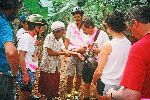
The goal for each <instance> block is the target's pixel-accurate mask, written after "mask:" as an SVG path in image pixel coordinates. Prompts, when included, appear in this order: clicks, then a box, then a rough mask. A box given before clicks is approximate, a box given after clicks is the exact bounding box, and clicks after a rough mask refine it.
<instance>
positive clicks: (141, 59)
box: [121, 33, 150, 98]
mask: <svg viewBox="0 0 150 100" xmlns="http://www.w3.org/2000/svg"><path fill="white" fill-rule="evenodd" d="M121 85H122V86H125V87H127V88H129V89H132V90H136V91H140V92H141V96H142V98H150V33H148V34H146V35H145V36H144V37H143V38H142V39H141V40H139V41H138V42H136V43H134V44H133V46H132V48H131V50H130V53H129V56H128V61H127V64H126V67H125V70H124V74H123V77H122V81H121Z"/></svg>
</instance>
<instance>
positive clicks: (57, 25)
mask: <svg viewBox="0 0 150 100" xmlns="http://www.w3.org/2000/svg"><path fill="white" fill-rule="evenodd" d="M60 29H65V24H64V23H63V22H60V21H55V22H53V23H52V25H51V30H52V31H54V30H60Z"/></svg>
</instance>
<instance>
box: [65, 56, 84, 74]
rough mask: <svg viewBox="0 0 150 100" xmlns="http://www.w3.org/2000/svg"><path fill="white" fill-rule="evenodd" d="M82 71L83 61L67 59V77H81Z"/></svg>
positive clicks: (73, 58)
mask: <svg viewBox="0 0 150 100" xmlns="http://www.w3.org/2000/svg"><path fill="white" fill-rule="evenodd" d="M82 69H83V61H80V60H79V58H77V57H68V58H67V73H66V74H67V75H69V76H75V75H76V76H81V75H82Z"/></svg>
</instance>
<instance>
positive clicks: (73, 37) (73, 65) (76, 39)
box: [65, 7, 86, 98]
mask: <svg viewBox="0 0 150 100" xmlns="http://www.w3.org/2000/svg"><path fill="white" fill-rule="evenodd" d="M71 14H72V15H73V18H74V21H75V22H74V23H70V24H69V25H68V27H67V32H66V38H67V39H66V41H65V44H66V47H67V49H68V50H70V51H75V52H78V53H81V54H83V53H84V52H85V50H86V48H84V47H86V45H85V44H86V43H85V40H84V39H85V37H86V35H85V34H83V30H82V29H81V26H82V25H81V24H82V17H83V14H84V12H83V10H81V8H80V7H74V8H73V9H72V12H71ZM82 68H83V61H80V60H79V59H78V58H77V57H73V56H71V57H68V59H67V76H68V77H67V97H66V98H68V96H69V97H70V95H71V92H72V87H73V80H74V77H75V78H76V81H75V95H77V94H78V90H79V88H80V85H81V76H82ZM75 98H78V97H75Z"/></svg>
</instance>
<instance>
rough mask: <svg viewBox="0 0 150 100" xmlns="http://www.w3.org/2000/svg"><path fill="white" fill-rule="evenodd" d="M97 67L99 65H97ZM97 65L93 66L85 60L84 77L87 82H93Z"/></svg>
mask: <svg viewBox="0 0 150 100" xmlns="http://www.w3.org/2000/svg"><path fill="white" fill-rule="evenodd" d="M95 66H96V67H97V65H95ZM95 66H92V65H91V64H90V63H87V62H84V64H83V70H82V79H83V82H85V83H91V82H92V79H93V74H94V71H95V69H96V67H95Z"/></svg>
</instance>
